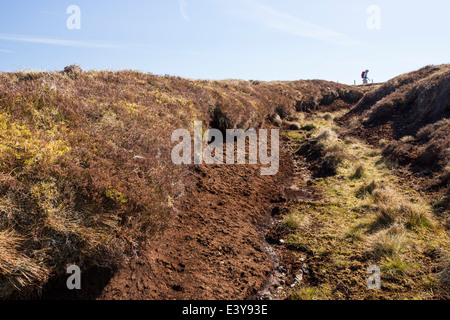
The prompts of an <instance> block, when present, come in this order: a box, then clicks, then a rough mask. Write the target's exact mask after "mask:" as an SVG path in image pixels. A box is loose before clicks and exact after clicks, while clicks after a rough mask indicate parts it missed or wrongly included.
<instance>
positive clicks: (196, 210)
mask: <svg viewBox="0 0 450 320" xmlns="http://www.w3.org/2000/svg"><path fill="white" fill-rule="evenodd" d="M281 153H282V154H281V159H280V170H279V173H278V174H277V175H275V176H262V175H261V174H260V170H259V169H260V167H259V166H256V165H255V166H250V165H245V166H243V165H221V166H200V167H198V168H196V169H195V170H194V179H190V180H193V181H194V183H193V184H192V185H190V186H189V187H188V190H187V193H186V195H185V197H184V200H183V202H182V203H181V204H180V205H179V206H178V211H179V212H178V214H177V215H176V216H175V217H174V219H173V221H172V224H171V226H170V228H169V229H168V230H167V231H166V232H165V233H164V234H163V235H161V236H160V237H159V238H158V239H155V240H154V241H153V242H152V243H150V244H149V245H148V246H147V247H146V248H145V250H143V252H142V253H141V254H140V256H139V257H138V258H136V259H134V260H133V261H132V262H131V263H130V264H129V265H128V266H126V267H124V268H122V269H121V270H119V271H118V272H117V273H116V274H115V275H114V276H113V277H112V278H111V280H110V282H109V284H107V285H106V287H105V288H104V290H103V292H102V293H101V294H100V295H99V296H98V298H99V299H125V300H129V299H245V298H248V297H249V296H251V295H253V294H255V293H256V291H257V290H259V288H260V287H261V286H262V285H263V284H264V282H265V281H266V279H267V277H268V275H269V274H270V273H271V272H272V270H273V262H272V261H271V260H270V259H269V257H268V255H267V253H266V252H265V251H264V248H263V245H262V237H263V236H264V223H265V222H267V221H269V220H270V212H271V208H272V207H273V206H274V205H275V204H276V203H277V202H280V201H283V198H284V196H283V189H284V188H283V186H285V185H286V184H285V182H286V181H287V177H289V176H292V171H293V165H292V160H291V159H290V156H289V154H288V153H286V152H285V151H282V152H281Z"/></svg>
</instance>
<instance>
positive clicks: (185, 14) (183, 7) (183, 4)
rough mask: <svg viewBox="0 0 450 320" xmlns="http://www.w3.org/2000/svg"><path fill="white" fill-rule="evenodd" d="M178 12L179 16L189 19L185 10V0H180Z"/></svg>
mask: <svg viewBox="0 0 450 320" xmlns="http://www.w3.org/2000/svg"><path fill="white" fill-rule="evenodd" d="M179 2H180V12H181V16H182V17H183V19H184V20H186V21H189V16H188V14H187V12H186V9H187V3H186V0H180V1H179Z"/></svg>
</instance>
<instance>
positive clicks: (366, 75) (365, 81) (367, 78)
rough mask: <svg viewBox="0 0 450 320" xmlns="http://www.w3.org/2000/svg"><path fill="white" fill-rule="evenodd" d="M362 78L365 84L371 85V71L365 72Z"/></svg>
mask: <svg viewBox="0 0 450 320" xmlns="http://www.w3.org/2000/svg"><path fill="white" fill-rule="evenodd" d="M361 77H362V78H363V84H368V83H369V70H366V71H363V73H362V75H361Z"/></svg>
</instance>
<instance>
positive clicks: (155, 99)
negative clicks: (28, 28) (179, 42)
mask: <svg viewBox="0 0 450 320" xmlns="http://www.w3.org/2000/svg"><path fill="white" fill-rule="evenodd" d="M361 97H362V93H361V92H360V91H359V90H356V89H351V88H349V87H347V86H344V85H339V84H335V83H329V82H325V81H298V82H276V83H263V82H245V81H236V80H228V81H191V80H187V79H181V78H177V77H158V76H153V75H146V74H142V73H138V72H134V71H123V72H108V71H100V72H97V71H90V72H82V71H81V70H79V69H77V68H76V67H72V68H67V70H66V71H65V72H53V73H45V72H18V73H8V74H0V297H7V296H10V295H11V294H13V295H21V296H24V295H26V294H27V293H29V292H32V291H34V290H35V289H36V288H39V287H41V286H42V285H43V284H45V283H46V282H47V281H48V279H49V278H50V277H51V276H53V275H58V274H65V269H66V266H67V265H70V264H77V265H78V266H80V267H82V268H83V269H86V268H88V267H89V266H93V265H103V266H111V267H113V266H116V265H118V264H120V263H122V262H123V261H126V259H127V257H129V256H130V255H132V254H133V252H134V251H136V250H139V247H140V245H141V244H142V243H145V241H146V240H147V239H148V238H149V237H151V236H152V235H153V234H154V233H155V232H159V231H161V230H163V229H164V228H165V227H166V225H167V223H168V221H169V220H170V216H171V212H172V207H173V206H174V205H176V204H177V199H178V198H179V197H180V196H182V193H183V190H184V184H185V183H188V182H189V181H188V180H187V178H186V172H187V170H188V168H187V167H179V166H174V165H172V163H171V161H170V154H171V147H172V145H171V142H170V140H171V134H172V131H173V130H175V129H178V128H189V129H191V123H192V121H193V120H202V121H204V126H205V128H206V127H211V126H212V127H215V128H221V129H224V128H244V129H246V128H248V127H259V126H261V125H263V123H264V121H265V120H266V119H267V118H270V119H274V120H279V118H278V117H279V116H281V118H287V117H289V116H290V115H292V114H294V113H295V112H296V111H297V110H314V109H316V108H318V106H319V105H328V106H329V107H330V108H335V107H341V106H342V105H346V104H348V103H355V102H357V101H358V100H359V99H360V98H361Z"/></svg>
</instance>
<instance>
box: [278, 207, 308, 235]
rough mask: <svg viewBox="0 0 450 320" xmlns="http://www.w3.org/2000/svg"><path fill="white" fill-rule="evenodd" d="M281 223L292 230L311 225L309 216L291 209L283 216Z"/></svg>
mask: <svg viewBox="0 0 450 320" xmlns="http://www.w3.org/2000/svg"><path fill="white" fill-rule="evenodd" d="M283 225H284V227H285V228H288V229H290V230H294V231H299V230H306V229H307V228H308V227H309V226H310V225H311V218H310V217H309V216H308V215H307V214H301V213H299V212H296V211H292V212H289V213H288V214H287V215H286V216H285V217H284V223H283Z"/></svg>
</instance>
